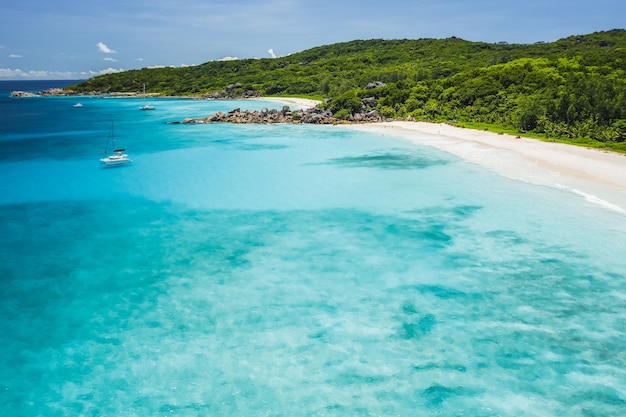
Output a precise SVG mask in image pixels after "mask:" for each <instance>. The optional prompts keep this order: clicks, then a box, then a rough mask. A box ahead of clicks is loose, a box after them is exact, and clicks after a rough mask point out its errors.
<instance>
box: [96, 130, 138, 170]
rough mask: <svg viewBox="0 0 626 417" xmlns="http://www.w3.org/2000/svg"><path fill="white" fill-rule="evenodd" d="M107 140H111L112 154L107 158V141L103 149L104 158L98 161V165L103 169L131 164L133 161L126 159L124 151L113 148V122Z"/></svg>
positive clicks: (126, 155)
mask: <svg viewBox="0 0 626 417" xmlns="http://www.w3.org/2000/svg"><path fill="white" fill-rule="evenodd" d="M109 138H110V140H111V146H112V148H113V154H111V155H109V156H107V150H108V147H109V140H108V139H107V144H106V146H105V148H104V158H101V159H100V163H101V164H102V165H103V166H104V167H118V166H123V165H128V164H130V163H132V162H133V160H132V159H130V158H129V157H128V154H127V153H126V149H124V148H117V149H116V148H115V135H114V131H113V122H111V134H110V135H109Z"/></svg>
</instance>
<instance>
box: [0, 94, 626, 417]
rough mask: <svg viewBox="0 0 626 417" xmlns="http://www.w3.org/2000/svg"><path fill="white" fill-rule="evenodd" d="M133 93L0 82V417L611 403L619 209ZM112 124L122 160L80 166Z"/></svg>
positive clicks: (429, 157) (619, 329) (618, 407)
mask: <svg viewBox="0 0 626 417" xmlns="http://www.w3.org/2000/svg"><path fill="white" fill-rule="evenodd" d="M0 87H2V88H4V89H5V90H7V89H9V84H8V83H5V84H2V83H0ZM10 87H11V88H13V89H20V88H14V85H10ZM79 101H80V102H81V103H82V104H83V107H80V108H76V107H73V105H74V104H75V103H77V102H79ZM151 102H152V103H153V104H155V105H156V108H157V109H156V110H155V111H151V112H142V111H139V106H140V105H142V104H143V101H142V100H141V99H112V98H95V97H91V98H80V99H77V98H75V97H74V98H22V99H15V98H14V99H11V98H9V97H8V93H6V92H5V91H3V92H2V93H0V121H1V124H0V146H1V148H0V179H1V180H2V181H0V214H1V218H2V223H0V294H1V296H2V303H1V304H0V313H1V314H2V317H3V320H2V322H1V324H0V402H1V404H3V405H2V410H3V411H2V414H3V415H7V416H9V415H10V416H165V415H167V416H170V415H176V416H204V415H207V416H208V415H220V416H296V415H298V416H300V415H302V416H347V415H350V416H352V415H363V416H369V415H375V416H379V415H381V416H382V415H384V416H415V415H434V416H460V415H467V416H555V415H567V416H618V415H623V414H624V410H625V409H626V393H625V389H624V387H626V353H625V352H626V339H625V337H624V333H625V331H626V281H625V279H624V278H625V275H626V274H625V272H626V259H625V257H624V253H626V221H625V220H626V216H624V215H623V214H620V213H617V212H615V211H611V210H607V209H605V208H603V207H601V206H597V205H593V204H591V203H589V202H588V201H586V200H585V199H584V198H581V196H579V195H576V194H574V193H571V192H567V191H564V190H558V189H553V188H548V187H539V186H533V185H529V184H525V183H521V182H515V181H512V180H509V179H505V178H503V177H499V176H497V175H495V174H494V173H491V172H488V171H485V170H483V169H482V168H480V167H477V166H474V165H471V164H468V163H466V162H464V161H462V160H460V159H458V158H456V157H453V156H450V155H448V154H445V153H443V152H441V151H438V150H435V149H431V148H428V147H422V146H418V145H415V144H412V143H410V142H407V141H404V140H400V139H393V138H390V137H382V136H378V135H374V134H365V133H360V132H356V131H352V130H347V129H342V128H341V127H332V126H321V127H320V126H299V125H267V126H252V125H225V124H206V125H182V124H167V122H169V121H180V120H182V119H183V118H185V117H194V116H206V115H209V114H211V113H213V112H215V111H217V110H222V111H224V110H230V109H232V108H234V107H241V108H249V109H261V108H263V107H276V104H275V103H266V102H257V101H245V102H227V101H197V100H184V99H158V100H152V101H151ZM112 120H114V121H115V133H116V137H117V140H118V144H119V145H120V146H125V147H126V148H127V150H128V152H129V155H130V156H131V157H132V158H133V159H134V163H133V165H131V166H128V167H123V168H115V169H103V168H101V167H100V166H99V163H98V159H99V158H100V157H101V155H102V152H103V149H104V146H105V142H106V139H107V136H108V134H109V130H110V127H111V121H112Z"/></svg>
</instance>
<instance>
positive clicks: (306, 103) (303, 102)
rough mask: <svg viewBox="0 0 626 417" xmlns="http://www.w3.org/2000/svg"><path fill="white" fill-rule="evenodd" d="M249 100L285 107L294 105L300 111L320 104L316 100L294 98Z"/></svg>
mask: <svg viewBox="0 0 626 417" xmlns="http://www.w3.org/2000/svg"><path fill="white" fill-rule="evenodd" d="M251 100H263V101H275V102H278V103H283V104H287V105H294V106H297V107H299V108H302V109H308V108H310V107H315V106H317V105H318V104H320V103H321V102H320V101H318V100H311V99H307V98H296V97H258V98H252V99H251Z"/></svg>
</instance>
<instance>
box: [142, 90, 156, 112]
mask: <svg viewBox="0 0 626 417" xmlns="http://www.w3.org/2000/svg"><path fill="white" fill-rule="evenodd" d="M143 99H144V100H145V99H146V85H145V84H144V85H143ZM139 110H154V106H153V105H152V104H144V105H143V106H141V107H139Z"/></svg>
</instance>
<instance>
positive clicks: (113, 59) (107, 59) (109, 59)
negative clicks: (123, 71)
mask: <svg viewBox="0 0 626 417" xmlns="http://www.w3.org/2000/svg"><path fill="white" fill-rule="evenodd" d="M103 61H109V62H117V59H115V58H108V57H107V58H104V59H103Z"/></svg>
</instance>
